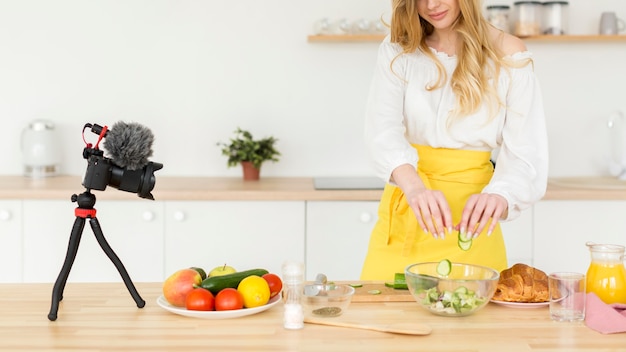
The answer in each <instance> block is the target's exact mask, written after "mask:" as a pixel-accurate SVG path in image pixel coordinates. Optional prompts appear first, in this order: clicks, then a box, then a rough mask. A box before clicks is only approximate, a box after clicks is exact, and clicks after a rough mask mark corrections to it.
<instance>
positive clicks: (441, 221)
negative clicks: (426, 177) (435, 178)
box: [391, 164, 452, 239]
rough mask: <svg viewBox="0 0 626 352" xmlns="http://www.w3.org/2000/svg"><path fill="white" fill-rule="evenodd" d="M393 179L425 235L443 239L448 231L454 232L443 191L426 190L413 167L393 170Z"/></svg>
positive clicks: (450, 212)
mask: <svg viewBox="0 0 626 352" xmlns="http://www.w3.org/2000/svg"><path fill="white" fill-rule="evenodd" d="M391 177H392V181H394V182H395V183H396V184H397V185H398V186H399V187H400V189H402V192H404V196H405V198H406V201H407V203H408V204H409V207H411V210H413V213H414V214H415V218H417V222H418V224H419V225H420V226H421V227H422V229H423V230H424V232H425V233H430V234H432V235H433V237H435V238H442V239H443V238H444V237H445V233H446V230H447V231H448V232H450V231H452V211H450V205H448V201H447V200H446V197H445V196H444V195H443V193H442V192H441V191H436V190H430V189H428V188H426V186H425V185H424V182H422V179H421V178H420V177H419V176H418V175H417V173H416V172H415V168H414V167H413V166H411V165H408V164H404V165H400V166H398V167H397V168H396V169H395V170H393V172H392V176H391Z"/></svg>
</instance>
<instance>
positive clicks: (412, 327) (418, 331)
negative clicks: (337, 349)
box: [304, 318, 432, 335]
mask: <svg viewBox="0 0 626 352" xmlns="http://www.w3.org/2000/svg"><path fill="white" fill-rule="evenodd" d="M304 322H305V323H309V324H318V325H329V326H339V327H343V328H353V329H364V330H374V331H381V332H388V333H392V334H403V335H428V334H430V333H431V331H432V328H431V327H430V326H428V325H426V324H420V323H391V324H362V323H354V322H349V321H338V320H333V319H328V318H326V319H324V318H305V319H304Z"/></svg>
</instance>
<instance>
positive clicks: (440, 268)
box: [437, 259, 452, 276]
mask: <svg viewBox="0 0 626 352" xmlns="http://www.w3.org/2000/svg"><path fill="white" fill-rule="evenodd" d="M450 271H452V263H451V262H450V261H449V260H448V259H443V260H441V261H440V262H439V264H437V274H439V275H441V276H448V275H449V274H450Z"/></svg>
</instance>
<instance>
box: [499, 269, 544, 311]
mask: <svg viewBox="0 0 626 352" xmlns="http://www.w3.org/2000/svg"><path fill="white" fill-rule="evenodd" d="M493 299H494V300H496V301H505V302H526V303H531V302H533V303H536V302H547V301H548V276H547V275H546V273H544V272H543V271H541V270H539V269H537V268H533V267H532V266H528V265H526V264H521V263H517V264H515V265H513V266H512V267H510V268H508V269H505V270H503V271H502V272H501V273H500V279H499V281H498V286H497V288H496V293H495V294H494V296H493Z"/></svg>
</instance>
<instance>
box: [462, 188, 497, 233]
mask: <svg viewBox="0 0 626 352" xmlns="http://www.w3.org/2000/svg"><path fill="white" fill-rule="evenodd" d="M507 206H508V204H507V202H506V199H504V198H503V197H502V196H499V195H496V194H474V195H472V196H470V198H469V199H468V201H467V203H466V204H465V207H464V208H463V213H462V214H461V221H460V222H459V225H458V226H459V231H461V233H463V234H464V235H465V237H467V238H477V237H478V235H479V234H481V233H482V232H483V230H484V229H485V228H487V235H488V236H489V235H491V233H492V232H493V230H494V229H495V227H496V225H497V224H498V220H500V218H501V217H502V214H504V212H505V211H506V209H507Z"/></svg>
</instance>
